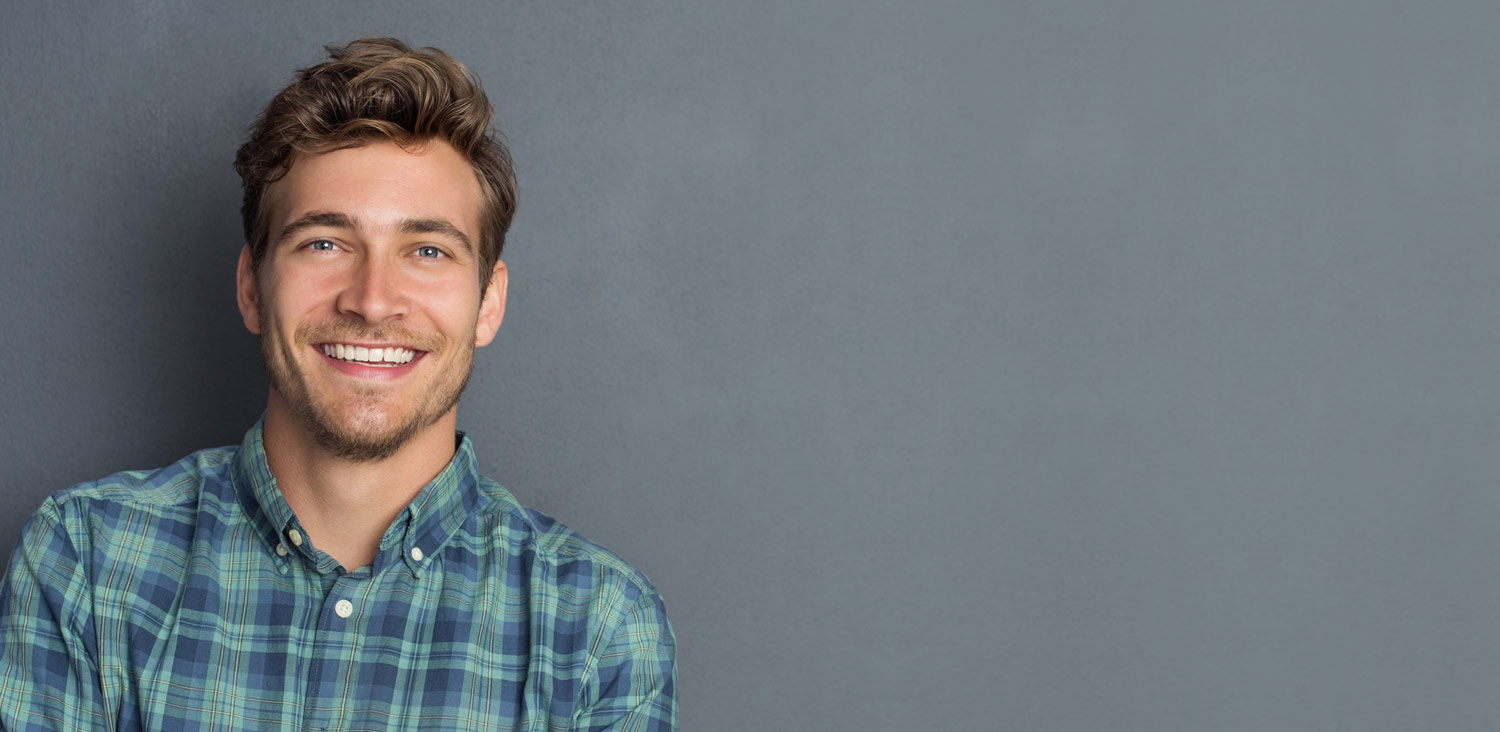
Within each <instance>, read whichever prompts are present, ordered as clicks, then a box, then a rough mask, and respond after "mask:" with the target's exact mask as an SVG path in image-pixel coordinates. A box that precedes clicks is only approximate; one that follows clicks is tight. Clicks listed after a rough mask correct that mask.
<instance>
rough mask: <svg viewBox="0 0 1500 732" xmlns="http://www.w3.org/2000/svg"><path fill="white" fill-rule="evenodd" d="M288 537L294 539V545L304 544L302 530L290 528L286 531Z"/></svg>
mask: <svg viewBox="0 0 1500 732" xmlns="http://www.w3.org/2000/svg"><path fill="white" fill-rule="evenodd" d="M286 538H288V539H291V540H292V546H302V532H300V531H298V530H296V529H290V530H288V531H287V532H286Z"/></svg>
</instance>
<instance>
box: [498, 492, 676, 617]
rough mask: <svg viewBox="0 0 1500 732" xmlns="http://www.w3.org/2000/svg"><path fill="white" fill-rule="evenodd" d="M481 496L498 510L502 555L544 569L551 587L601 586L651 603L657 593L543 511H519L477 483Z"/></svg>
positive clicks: (513, 500) (605, 551)
mask: <svg viewBox="0 0 1500 732" xmlns="http://www.w3.org/2000/svg"><path fill="white" fill-rule="evenodd" d="M480 490H481V491H482V492H484V493H486V494H488V495H489V496H490V498H492V499H494V500H495V501H496V502H497V503H498V505H499V511H498V513H497V519H498V526H497V531H496V536H497V538H498V539H499V541H500V542H501V543H502V544H503V545H504V547H505V549H506V550H507V551H510V552H514V553H515V554H516V555H517V556H521V557H525V558H527V559H528V560H529V562H530V563H531V564H533V565H538V564H539V565H543V566H544V567H546V570H547V572H548V574H550V575H551V577H552V579H553V580H554V581H556V582H561V583H563V584H570V585H575V586H579V585H589V586H592V585H594V584H595V583H596V582H599V581H602V582H603V583H604V584H607V585H614V586H616V587H618V588H619V589H622V590H624V591H625V592H626V593H627V594H630V595H632V596H640V597H643V598H644V597H652V598H654V597H655V595H656V588H655V587H653V586H652V584H651V582H650V580H648V579H647V578H646V575H645V574H644V573H643V572H641V571H640V570H638V569H636V568H635V567H633V566H631V565H630V564H629V563H628V562H626V561H625V560H624V559H622V558H621V557H620V555H618V554H616V553H615V552H614V551H612V550H611V549H609V548H607V547H605V546H604V545H602V544H600V543H598V542H595V541H593V540H592V539H589V538H588V537H585V536H584V535H582V534H580V533H578V532H577V531H575V530H573V529H572V528H570V527H568V526H567V525H566V524H564V523H563V522H561V521H558V520H557V519H555V518H553V517H552V516H549V515H548V514H546V513H543V512H542V511H539V510H536V509H534V508H527V507H526V506H523V505H521V504H520V502H518V501H517V500H516V498H515V497H514V496H512V495H511V494H510V493H509V492H508V491H506V490H505V489H504V488H501V487H500V486H499V485H498V484H496V483H495V482H494V481H492V480H489V479H488V478H481V479H480Z"/></svg>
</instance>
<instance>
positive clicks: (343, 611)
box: [333, 600, 354, 618]
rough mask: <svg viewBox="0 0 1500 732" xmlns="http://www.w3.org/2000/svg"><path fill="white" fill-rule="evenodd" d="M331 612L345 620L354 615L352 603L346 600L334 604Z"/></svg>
mask: <svg viewBox="0 0 1500 732" xmlns="http://www.w3.org/2000/svg"><path fill="white" fill-rule="evenodd" d="M333 612H334V614H336V615H338V616H339V617H341V618H347V617H349V616H350V615H353V614H354V603H352V602H349V601H348V600H339V601H338V602H336V603H334V605H333Z"/></svg>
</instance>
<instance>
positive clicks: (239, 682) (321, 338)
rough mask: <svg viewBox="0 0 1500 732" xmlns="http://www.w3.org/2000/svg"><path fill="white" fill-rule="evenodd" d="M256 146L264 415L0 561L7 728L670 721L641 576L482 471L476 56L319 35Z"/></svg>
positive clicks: (481, 137)
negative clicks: (323, 43)
mask: <svg viewBox="0 0 1500 732" xmlns="http://www.w3.org/2000/svg"><path fill="white" fill-rule="evenodd" d="M329 50H330V53H331V56H332V58H331V59H330V60H329V61H327V62H325V63H322V64H320V65H317V66H314V67H311V68H308V69H304V70H302V71H301V72H299V74H298V76H297V79H296V80H295V81H294V82H293V83H292V84H291V85H290V86H288V87H287V88H286V89H284V90H282V91H281V93H279V94H278V95H277V96H276V97H275V98H274V99H273V100H272V101H271V102H270V104H269V105H267V107H266V109H265V111H264V112H263V113H262V115H261V117H260V119H259V120H257V122H256V125H255V127H254V129H253V130H252V133H251V136H250V139H249V141H248V142H246V143H245V145H244V146H243V147H242V148H241V149H240V153H239V156H238V158H237V159H236V161H235V168H236V170H238V171H239V173H240V175H241V177H242V179H243V180H244V186H245V196H244V207H243V209H242V215H243V217H244V224H245V234H246V245H245V247H244V249H243V250H242V251H241V254H240V260H239V268H238V272H237V297H238V302H239V308H240V312H241V314H242V315H243V317H244V321H245V326H246V327H247V328H249V329H250V331H252V332H253V333H256V334H258V335H259V336H260V339H261V352H262V355H263V357H264V359H265V364H266V371H267V373H268V375H269V377H270V383H271V389H270V396H269V399H268V402H267V406H266V412H265V416H264V417H263V418H262V420H261V421H260V422H259V423H258V424H256V425H255V426H253V427H252V428H251V429H250V431H249V432H248V433H247V434H246V435H245V438H244V440H243V441H242V442H241V443H240V444H239V445H238V446H234V447H224V448H216V449H209V450H203V451H200V452H198V453H194V454H193V455H189V456H188V457H186V458H184V459H183V460H181V461H179V462H178V463H177V464H175V465H173V466H170V467H167V468H163V469H161V470H156V471H140V472H130V473H120V474H116V475H113V476H110V477H108V478H105V479H103V480H100V481H96V482H93V483H86V484H83V485H79V486H75V487H73V488H70V489H68V490H65V491H62V492H60V493H57V494H55V495H53V496H52V497H51V498H49V499H48V500H47V501H46V502H45V503H44V504H43V505H42V507H41V508H40V509H39V510H38V511H37V513H36V515H35V516H33V517H32V519H31V520H30V521H29V522H28V523H27V525H26V528H25V529H24V531H23V535H22V538H21V541H20V544H19V546H18V547H17V549H16V551H15V553H14V555H13V557H12V560H11V565H10V568H9V571H8V573H7V575H6V580H5V583H4V585H3V587H0V729H4V730H56V729H70V730H72V729H77V730H84V729H88V730H93V729H119V730H136V729H145V730H158V729H187V728H191V729H216V730H217V729H222V730H235V729H257V730H259V729H328V730H334V729H339V730H344V729H347V730H383V729H404V730H416V729H421V730H423V732H436V731H437V730H450V729H451V730H460V729H463V730H470V729H472V730H481V729H483V730H492V729H514V730H522V729H524V730H675V729H676V728H677V721H676V716H677V715H676V696H675V694H676V692H675V682H676V671H675V661H674V642H673V637H672V632H671V627H670V625H669V624H668V622H667V618H666V614H665V611H664V609H663V606H662V603H661V599H660V598H659V596H658V595H657V593H656V591H655V590H654V589H653V588H652V586H651V585H650V583H649V582H647V581H646V579H645V577H644V576H642V575H641V574H640V573H639V572H637V571H635V570H633V569H631V568H630V567H629V566H628V565H626V564H625V563H624V562H623V561H621V560H620V559H619V558H617V557H616V556H614V555H613V554H611V553H609V552H608V551H607V550H605V549H602V548H601V547H599V546H598V545H596V544H593V543H591V542H589V541H588V540H586V539H584V538H582V537H580V536H579V535H578V534H576V533H574V532H572V531H570V530H568V529H567V528H566V527H564V526H562V525H561V524H558V523H557V522H555V521H553V520H552V519H550V518H548V517H546V516H544V515H542V514H540V513H537V512H535V511H531V510H528V509H526V508H523V507H521V506H520V505H518V504H517V503H516V501H515V499H514V498H513V497H512V496H511V495H510V494H509V493H507V492H506V491H505V490H504V489H502V488H500V487H499V486H498V485H496V484H495V483H494V482H492V481H490V480H489V479H487V478H485V477H483V476H482V475H480V474H479V472H478V468H477V465H476V462H475V457H474V450H473V447H472V445H471V444H470V442H469V439H468V438H467V437H465V436H464V435H463V434H462V433H459V432H457V407H458V400H459V396H460V394H462V392H463V389H464V385H465V383H466V382H467V381H468V377H469V373H470V370H471V369H472V367H473V363H474V351H475V348H477V347H482V346H485V345H487V344H488V343H490V341H491V340H493V338H494V337H495V333H496V330H497V329H498V328H499V327H500V322H501V320H502V318H503V316H504V314H505V294H506V282H507V272H506V268H505V264H504V263H503V262H502V261H501V260H500V253H501V249H502V248H503V245H504V240H505V233H506V231H507V229H508V228H509V226H510V221H511V217H512V215H513V213H514V210H515V191H516V184H515V178H514V175H513V173H512V170H511V164H510V160H509V155H508V153H507V152H506V151H505V148H504V147H503V146H502V145H501V144H500V143H499V142H498V140H497V139H496V138H495V136H494V135H493V133H492V132H491V131H490V118H491V111H490V105H489V102H488V101H487V100H486V98H485V95H484V92H483V90H482V89H480V87H479V86H478V83H477V82H476V81H475V80H474V78H473V76H472V75H471V74H470V73H469V72H468V70H467V69H465V68H464V67H463V66H462V65H461V64H459V63H458V62H456V61H454V60H453V59H451V58H450V57H448V56H447V55H445V54H443V53H442V52H440V51H436V50H434V49H421V50H412V49H409V48H407V47H406V46H405V45H403V44H401V43H400V42H397V41H394V40H390V39H361V40H357V41H354V42H352V43H350V44H348V45H346V46H342V47H337V48H330V49H329Z"/></svg>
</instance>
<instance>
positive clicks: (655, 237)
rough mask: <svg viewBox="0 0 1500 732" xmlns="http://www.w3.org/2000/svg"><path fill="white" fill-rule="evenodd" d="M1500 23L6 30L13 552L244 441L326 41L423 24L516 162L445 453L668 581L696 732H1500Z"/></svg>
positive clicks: (1299, 6) (1036, 19)
mask: <svg viewBox="0 0 1500 732" xmlns="http://www.w3.org/2000/svg"><path fill="white" fill-rule="evenodd" d="M220 6H223V7H220ZM1403 6H1404V9H1403ZM1497 27H1500V6H1496V5H1495V4H1493V3H1488V2H1469V3H1463V2H1449V3H1431V4H1416V3H1408V4H1395V3H1368V2H1301V1H1298V2H1292V1H1290V0H1268V1H1264V2H1234V3H1230V2H1189V1H1186V0H1182V1H1178V2H1164V1H1150V2H1132V3H1118V2H1109V1H1108V0H1073V1H1068V0H1062V1H1057V2H992V1H989V0H975V1H974V2H968V3H958V2H933V3H916V2H858V1H856V0H830V1H829V2H819V3H801V2H781V1H779V0H771V1H769V2H758V3H746V2H740V3H729V2H701V3H666V2H655V1H652V0H642V1H640V2H624V3H604V2H596V3H582V2H553V3H519V2H481V1H479V0H470V1H468V2H447V3H436V4H427V3H421V4H419V3H397V2H351V1H349V0H329V1H326V2H313V3H293V2H288V1H285V0H278V1H273V2H255V3H240V4H234V5H233V6H231V4H225V3H215V4H201V3H187V2H181V0H138V1H136V2H118V3H78V2H48V3H42V2H31V3H13V4H11V5H10V7H8V9H7V11H6V12H5V14H4V22H3V23H0V70H3V71H0V88H3V92H4V96H3V98H4V100H5V103H4V104H0V129H3V133H0V194H3V195H0V253H3V260H0V261H3V264H0V335H3V338H0V362H3V364H4V367H3V368H0V413H3V414H4V415H5V419H4V420H3V424H0V457H3V459H0V546H3V547H5V549H0V553H3V552H5V551H7V550H8V547H10V546H11V545H12V544H13V543H14V541H15V538H16V536H17V533H18V532H19V530H20V527H21V524H22V522H23V521H24V519H25V516H26V515H27V514H28V513H29V512H30V511H32V510H33V509H34V508H35V507H36V506H37V504H38V503H39V502H40V501H41V500H42V498H43V497H44V496H45V495H46V494H48V493H50V492H52V491H54V490H57V489H60V488H63V487H65V486H67V485H69V484H71V483H74V482H77V481H81V480H87V479H92V478H97V477H99V476H102V475H104V474H106V473H110V472H114V471H116V470H121V469H126V468H142V467H153V466H157V465H161V464H165V463H167V462H170V461H172V460H174V459H176V458H178V457H179V456H181V455H183V454H185V453H187V452H189V451H191V450H194V449H197V448H200V447H204V446H208V445H217V444H225V443H232V442H236V441H238V440H239V437H240V435H241V433H242V432H243V431H244V429H245V428H246V427H248V426H249V425H250V423H251V422H252V421H253V420H254V419H255V418H256V416H257V415H258V414H259V413H260V410H261V409H262V407H263V405H264V402H265V392H264V390H265V385H264V378H263V376H262V375H261V371H260V365H259V357H258V355H257V348H256V343H255V340H254V338H253V337H252V336H250V335H249V334H248V333H246V332H245V331H244V329H243V327H242V326H241V324H240V322H239V316H238V314H237V312H236V311H235V307H234V297H233V292H232V282H233V267H234V262H235V256H236V254H237V251H238V249H239V247H240V244H241V241H240V235H239V228H238V218H237V207H238V197H239V190H238V179H237V178H236V176H235V175H234V172H233V171H232V169H231V167H230V161H231V159H232V157H233V154H234V150H235V149H236V147H237V146H238V144H239V143H240V141H241V136H242V135H243V133H244V131H245V129H246V127H247V126H248V124H249V122H250V120H251V118H252V116H253V115H254V113H255V112H256V110H257V109H258V107H259V106H260V105H261V104H262V103H263V102H264V101H265V100H266V99H267V98H268V96H269V95H270V94H271V93H272V92H273V91H274V90H275V89H277V88H279V87H280V86H281V85H282V84H283V83H285V81H287V80H288V78H289V77H290V74H291V72H292V70H293V69H295V68H296V67H299V66H304V65H307V64H309V63H313V62H315V61H317V60H319V58H320V57H321V50H320V45H321V44H324V43H330V42H337V41H344V40H347V39H349V38H352V37H354V36H357V35H365V34H390V35H396V36H399V37H402V38H404V39H406V40H408V41H410V42H413V43H415V44H419V45H435V46H438V47H441V48H443V49H445V50H447V51H449V52H451V53H452V54H453V55H455V56H456V57H458V58H459V59H461V60H464V61H465V62H466V63H468V64H469V65H470V66H471V67H472V68H474V69H475V70H476V71H477V72H478V73H479V75H480V76H481V77H482V78H483V79H484V81H485V83H486V86H487V88H488V89H489V91H490V93H491V96H492V98H493V99H494V100H495V102H496V106H497V108H498V112H499V116H500V120H501V123H502V125H503V126H504V128H505V130H506V133H507V135H508V138H509V141H510V144H511V147H512V150H513V152H514V154H515V157H516V159H517V162H518V166H519V174H520V179H521V185H522V194H521V195H522V203H521V209H520V214H519V216H518V218H517V222H516V225H515V229H514V230H513V236H512V239H511V242H510V244H509V246H508V250H507V256H506V260H507V261H508V262H509V264H510V272H511V295H512V300H511V306H510V310H509V313H508V316H507V320H506V323H505V325H504V327H503V328H502V329H501V331H500V337H499V338H498V340H497V341H496V343H495V344H494V345H492V346H490V347H489V348H487V349H485V350H484V351H483V352H482V354H481V357H480V360H479V367H478V372H477V373H476V375H475V378H474V380H473V382H472V384H471V386H470V389H469V392H468V395H467V397H466V398H465V401H464V402H463V407H462V408H461V410H460V415H459V419H460V423H461V425H462V426H463V427H464V429H466V430H468V431H469V432H470V433H471V434H473V435H474V436H475V438H476V441H477V445H478V447H479V452H480V456H481V460H482V462H483V464H484V466H485V469H486V472H487V473H489V474H490V475H492V476H494V477H495V478H496V479H497V480H499V481H500V482H501V483H503V484H505V485H506V486H507V487H509V488H510V489H511V490H512V491H514V492H515V493H516V494H517V495H518V496H520V497H521V498H522V500H523V501H526V502H528V503H530V504H532V505H534V506H537V507H539V508H541V509H543V510H546V511H548V512H550V513H553V514H555V515H557V516H559V517H560V518H562V519H563V520H564V521H566V522H567V523H569V524H570V525H572V526H574V527H575V528H578V529H579V530H581V531H583V532H584V533H585V534H587V535H589V536H591V537H593V538H595V539H597V540H599V541H601V542H603V543H605V544H606V545H609V546H611V547H612V548H614V549H615V550H617V551H618V552H619V553H621V554H622V555H624V556H625V557H627V558H628V559H630V560H631V561H632V562H634V563H635V564H637V565H638V566H640V567H641V568H643V569H644V570H645V571H646V572H647V574H649V575H650V576H651V577H652V579H653V580H654V582H655V583H656V584H657V585H658V586H659V588H660V589H661V590H662V592H663V594H664V595H665V597H666V598H667V603H668V607H669V608H670V611H671V613H672V617H673V621H674V623H675V625H676V630H677V634H678V638H679V644H680V663H681V666H680V673H681V691H682V695H683V722H684V726H685V728H687V729H692V730H703V731H709V730H712V731H715V732H720V731H722V732H733V731H737V730H745V731H751V730H755V731H760V730H869V731H883V732H897V731H905V730H919V729H920V730H955V731H957V730H963V731H966V732H968V731H972V730H990V729H996V730H999V729H1006V730H1009V729H1016V730H1057V731H1073V730H1089V729H1109V730H1140V731H1142V732H1145V731H1148V730H1164V729H1173V730H1210V729H1211V730H1224V731H1245V732H1250V731H1257V732H1258V731H1261V730H1281V729H1285V730H1348V729H1360V730H1412V729H1441V730H1493V729H1495V728H1496V727H1497V726H1500V695H1497V694H1496V693H1495V690H1496V688H1497V686H1500V614H1497V613H1496V610H1495V608H1496V607H1497V604H1500V573H1497V572H1496V570H1495V568H1494V567H1495V562H1494V559H1495V557H1497V556H1500V531H1496V530H1495V526H1496V524H1497V523H1500V490H1497V483H1500V457H1497V455H1500V450H1496V449H1495V445H1496V444H1497V443H1500V338H1497V336H1496V330H1497V329H1496V322H1497V318H1496V316H1497V313H1500V288H1497V287H1496V286H1495V283H1496V282H1500V247H1497V245H1496V239H1497V237H1496V232H1497V231H1500V206H1497V201H1500V83H1497V75H1500V44H1497V43H1495V42H1494V37H1493V36H1494V29H1495V28H1497Z"/></svg>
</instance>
